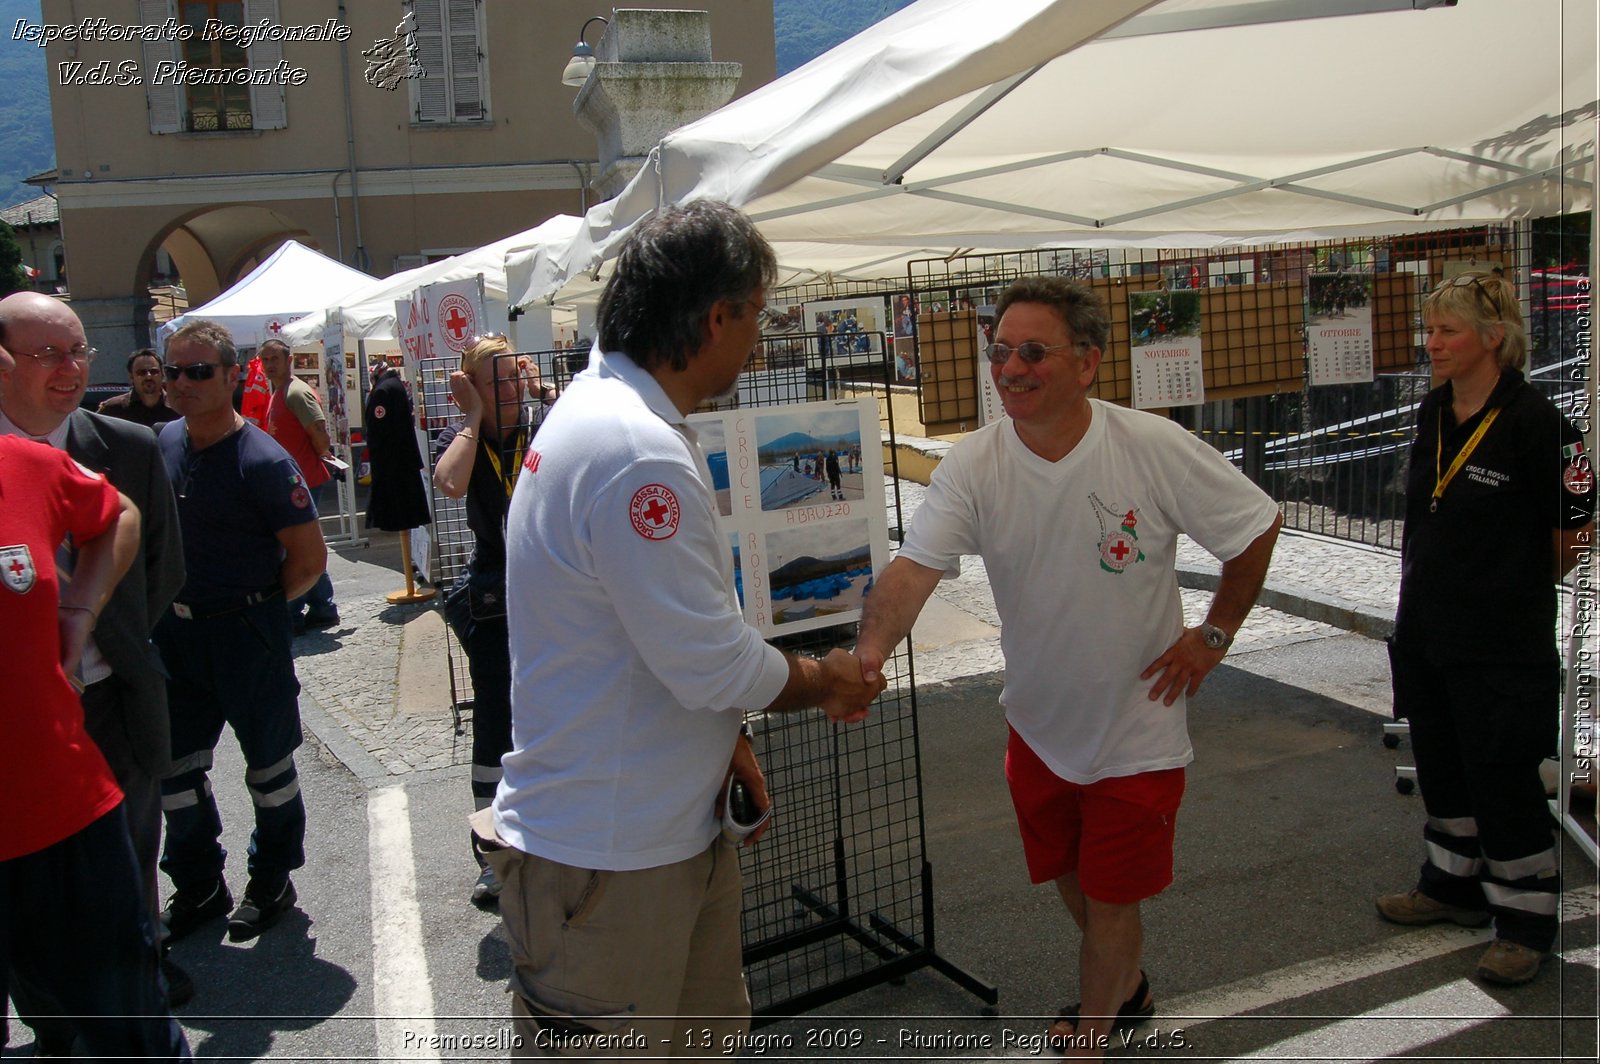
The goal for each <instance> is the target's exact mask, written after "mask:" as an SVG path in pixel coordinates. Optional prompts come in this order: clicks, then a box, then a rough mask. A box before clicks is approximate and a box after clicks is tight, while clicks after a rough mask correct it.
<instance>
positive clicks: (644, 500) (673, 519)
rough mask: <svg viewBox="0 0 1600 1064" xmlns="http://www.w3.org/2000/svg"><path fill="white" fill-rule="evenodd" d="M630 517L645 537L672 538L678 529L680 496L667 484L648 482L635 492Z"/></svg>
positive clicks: (629, 511) (634, 525) (629, 505)
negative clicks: (673, 492)
mask: <svg viewBox="0 0 1600 1064" xmlns="http://www.w3.org/2000/svg"><path fill="white" fill-rule="evenodd" d="M628 519H629V520H631V521H632V522H633V530H634V531H635V532H637V533H639V535H641V536H643V537H644V538H645V539H671V538H672V535H673V533H675V532H677V531H678V497H677V496H676V495H674V494H672V489H671V488H669V487H667V486H666V485H665V484H646V485H645V486H644V487H642V488H640V489H639V490H638V491H636V492H634V493H633V501H632V502H631V503H629V504H628Z"/></svg>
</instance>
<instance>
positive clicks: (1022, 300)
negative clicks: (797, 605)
mask: <svg viewBox="0 0 1600 1064" xmlns="http://www.w3.org/2000/svg"><path fill="white" fill-rule="evenodd" d="M995 309H996V318H997V321H998V325H997V327H996V329H995V339H994V343H993V344H992V345H991V346H990V348H989V351H988V355H989V361H990V372H991V373H992V374H993V377H994V382H995V386H996V388H997V389H998V391H999V393H1000V398H1001V401H1002V403H1004V405H1005V411H1006V414H1007V415H1008V417H1007V418H1006V419H1003V420H1001V421H999V422H997V423H995V424H991V425H987V426H985V427H984V428H982V429H980V430H979V431H977V432H975V433H973V434H972V435H970V436H968V437H966V438H965V439H963V440H961V441H960V442H959V443H957V444H956V445H955V447H954V448H952V449H951V451H950V453H949V455H948V456H947V457H946V458H945V459H944V461H943V462H941V463H940V465H939V468H938V469H937V470H936V471H935V472H934V475H933V479H932V482H931V484H930V486H929V489H928V495H927V499H926V501H925V502H924V503H923V504H922V507H921V508H920V509H919V510H918V511H917V514H916V517H915V518H914V519H913V521H912V523H911V529H910V532H909V533H908V534H907V536H906V540H905V543H904V545H903V546H902V547H901V549H900V553H899V556H898V557H896V558H895V560H894V561H893V562H891V563H890V564H889V565H888V566H887V567H886V568H885V569H884V572H883V574H882V576H881V577H880V579H879V580H878V582H877V584H876V586H874V588H873V590H872V592H871V594H870V595H869V596H868V597H867V600H866V612H865V616H864V617H863V619H862V623H861V635H860V639H859V641H858V643H857V650H856V653H857V656H858V657H859V658H860V659H861V661H862V664H863V667H864V668H865V670H866V675H867V678H869V679H870V678H872V677H874V676H876V675H877V673H878V672H879V670H881V668H882V665H883V662H884V661H885V660H886V659H887V658H888V656H889V655H890V654H891V653H893V651H894V648H895V646H896V645H897V644H899V642H900V641H901V640H902V639H904V638H905V637H906V635H907V633H908V632H909V631H910V630H911V625H912V623H913V622H914V621H915V620H916V617H917V614H918V612H919V611H920V610H921V609H922V605H923V603H925V602H926V601H927V599H928V596H929V595H930V594H931V593H932V592H933V589H934V586H935V585H936V584H937V583H938V582H939V580H940V578H941V577H946V576H954V575H955V574H956V573H958V572H959V571H960V564H961V556H962V555H964V554H977V555H981V556H982V557H983V560H984V564H985V566H986V567H987V570H988V575H989V580H990V583H991V585H992V586H993V588H994V597H995V604H996V606H997V607H998V610H999V613H1000V621H1001V635H1000V643H1001V649H1002V650H1003V651H1004V653H1005V660H1006V684H1005V689H1004V691H1003V692H1002V694H1001V698H1000V700H1001V703H1002V704H1003V705H1004V706H1005V709H1006V721H1007V723H1008V725H1009V727H1010V742H1009V746H1008V748H1007V751H1006V779H1007V782H1008V783H1009V785H1010V788H1011V796H1012V801H1013V803H1014V805H1015V806H1016V811H1017V821H1018V825H1019V827H1020V828H1021V832H1022V839H1023V849H1024V852H1025V854H1026V857H1027V862H1028V873H1029V876H1030V878H1031V879H1032V880H1033V881H1034V882H1035V883H1044V882H1049V881H1053V882H1054V883H1055V884H1056V887H1057V889H1058V890H1059V891H1060V892H1061V897H1062V900H1063V901H1064V902H1065V903H1066V906H1067V909H1068V911H1069V912H1070V913H1071V914H1072V918H1073V920H1074V921H1075V922H1076V923H1077V924H1078V927H1079V928H1080V929H1081V930H1082V932H1083V942H1082V946H1081V948H1080V951H1079V984H1080V988H1081V991H1082V994H1083V1000H1082V1003H1081V1006H1080V1005H1070V1006H1067V1007H1066V1008H1065V1009H1063V1010H1062V1016H1061V1017H1060V1018H1059V1019H1058V1020H1057V1022H1056V1023H1055V1024H1054V1025H1052V1027H1051V1029H1050V1034H1051V1036H1052V1038H1053V1039H1054V1040H1055V1041H1056V1042H1057V1044H1058V1047H1059V1048H1063V1049H1066V1050H1067V1051H1068V1053H1069V1055H1075V1056H1077V1055H1082V1056H1099V1055H1100V1054H1101V1053H1102V1052H1103V1049H1104V1047H1105V1045H1106V1044H1107V1041H1106V1039H1108V1038H1109V1036H1110V1035H1111V1033H1112V1032H1113V1031H1119V1030H1125V1029H1131V1028H1132V1027H1134V1026H1137V1025H1138V1024H1139V1023H1140V1022H1141V1021H1142V1020H1143V1019H1144V1018H1146V1017H1148V1016H1150V1015H1152V1014H1153V1013H1154V1010H1155V1003H1154V999H1153V998H1152V997H1151V995H1150V988H1149V984H1148V982H1147V980H1146V979H1145V977H1144V973H1143V972H1142V971H1141V970H1140V967H1139V954H1140V947H1141V943H1142V934H1143V932H1142V925H1141V923H1140V916H1139V905H1140V902H1141V901H1142V900H1143V899H1145V898H1148V897H1153V896H1154V895H1156V894H1158V893H1160V892H1161V891H1162V890H1164V889H1165V888H1166V886H1167V884H1169V883H1170V882H1171V881H1172V842H1173V830H1174V824H1175V819H1176V815H1177V810H1178V803H1179V800H1180V799H1181V798H1182V795H1183V785H1184V771H1183V767H1184V766H1185V765H1187V764H1188V763H1189V762H1190V761H1191V760H1193V757H1194V753H1193V750H1192V748H1191V747H1190V745H1189V736H1188V729H1187V727H1186V725H1185V720H1184V712H1185V710H1184V701H1185V698H1186V696H1188V695H1193V694H1194V693H1195V691H1196V690H1198V689H1199V687H1200V683H1201V681H1202V680H1204V679H1205V677H1206V675H1207V673H1209V672H1210V671H1211V670H1212V669H1213V668H1215V667H1216V666H1217V664H1218V663H1219V662H1220V661H1221V660H1222V658H1223V655H1224V654H1226V653H1227V649H1228V646H1229V644H1230V643H1232V641H1233V635H1234V633H1235V632H1236V631H1238V629H1239V627H1240V625H1242V624H1243V623H1244V619H1245V616H1246V615H1247V614H1248V613H1249V612H1250V608H1251V606H1252V605H1254V603H1255V599H1256V596H1257V594H1259V593H1260V590H1261V585H1262V582H1263V580H1264V579H1265V577H1266V572H1267V565H1268V563H1269V562H1270V561H1271V558H1272V548H1273V544H1274V543H1275V542H1276V540H1277V535H1278V527H1279V525H1280V523H1281V518H1280V517H1279V515H1278V511H1277V507H1276V506H1275V505H1274V504H1273V502H1272V500H1271V499H1270V498H1268V497H1267V496H1266V495H1265V494H1264V493H1263V492H1262V491H1261V490H1260V489H1259V488H1256V487H1255V486H1254V485H1252V484H1251V483H1250V482H1249V481H1248V480H1247V479H1245V477H1244V476H1243V475H1242V474H1241V473H1240V472H1239V471H1238V470H1236V469H1234V468H1233V466H1232V465H1230V464H1229V463H1228V461H1227V460H1226V459H1225V458H1223V457H1222V455H1220V454H1219V453H1217V452H1216V451H1214V450H1213V449H1212V448H1210V447H1208V446H1207V445H1206V444H1205V443H1203V442H1201V441H1200V440H1198V439H1196V438H1195V437H1194V436H1192V435H1191V434H1190V433H1188V432H1186V431H1184V430H1183V429H1182V428H1181V427H1179V426H1178V425H1176V424H1175V423H1173V422H1171V421H1169V420H1167V419H1165V418H1161V417H1156V416H1154V415H1151V414H1146V413H1142V412H1139V411H1134V410H1127V409H1124V408H1122V407H1117V406H1112V405H1111V404H1109V403H1105V402H1102V401H1100V400H1096V399H1090V398H1089V396H1088V392H1089V388H1090V387H1091V386H1092V385H1093V383H1094V378H1095V372H1096V370H1097V369H1098V368H1099V365H1100V359H1101V355H1102V353H1103V352H1104V350H1105V347H1106V343H1107V336H1108V333H1109V323H1108V320H1107V316H1106V311H1105V307H1104V305H1103V303H1102V302H1101V300H1100V299H1099V297H1098V296H1096V295H1095V294H1094V293H1093V292H1092V291H1090V290H1089V289H1088V288H1087V287H1085V286H1083V285H1080V284H1075V283H1073V282H1070V281H1067V280H1065V279H1062V278H1053V277H1050V278H1047V277H1030V278H1025V279H1023V280H1020V281H1017V282H1016V283H1014V284H1012V285H1011V286H1010V287H1009V288H1007V289H1006V291H1005V292H1004V293H1003V294H1002V296H1001V297H1000V301H999V303H998V305H997V306H996V308H995ZM1179 533H1184V534H1187V535H1188V536H1190V537H1191V538H1193V539H1194V540H1195V541H1196V542H1198V543H1200V544H1201V545H1202V546H1204V547H1205V548H1206V549H1207V550H1209V551H1210V552H1211V553H1212V554H1214V555H1216V557H1217V558H1219V559H1220V560H1221V561H1222V563H1223V564H1222V577H1221V580H1220V582H1219V584H1218V588H1217V592H1216V595H1215V597H1214V598H1213V599H1212V602H1211V608H1210V610H1209V611H1208V613H1207V614H1206V618H1205V621H1204V623H1202V624H1200V625H1197V626H1195V627H1193V628H1186V627H1184V623H1183V607H1182V603H1181V601H1180V600H1179V597H1178V581H1177V573H1176V556H1177V537H1178V534H1179ZM1080 1017H1081V1018H1080Z"/></svg>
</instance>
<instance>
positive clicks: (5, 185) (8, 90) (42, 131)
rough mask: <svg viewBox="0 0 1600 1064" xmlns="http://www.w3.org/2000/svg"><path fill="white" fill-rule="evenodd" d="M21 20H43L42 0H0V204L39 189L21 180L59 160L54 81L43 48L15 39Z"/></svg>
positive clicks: (29, 196)
mask: <svg viewBox="0 0 1600 1064" xmlns="http://www.w3.org/2000/svg"><path fill="white" fill-rule="evenodd" d="M18 19H22V20H24V21H26V22H29V23H32V24H35V25H36V24H38V22H39V0H0V85H4V86H5V91H4V92H3V93H0V144H4V145H5V151H4V152H0V207H9V206H11V205H12V204H13V203H20V202H22V201H23V200H25V199H32V198H33V197H34V196H37V195H38V194H39V190H38V189H36V188H30V187H28V186H27V185H24V184H23V183H22V179H23V178H24V177H27V176H28V175H29V174H36V173H38V172H39V171H40V170H48V169H50V168H51V167H52V166H54V165H55V158H56V150H55V144H54V142H53V140H52V138H51V134H50V85H49V82H48V81H46V80H45V64H44V49H42V48H40V47H38V46H37V45H34V44H32V43H30V42H28V41H14V40H12V39H11V30H12V27H14V26H16V24H17V20H18Z"/></svg>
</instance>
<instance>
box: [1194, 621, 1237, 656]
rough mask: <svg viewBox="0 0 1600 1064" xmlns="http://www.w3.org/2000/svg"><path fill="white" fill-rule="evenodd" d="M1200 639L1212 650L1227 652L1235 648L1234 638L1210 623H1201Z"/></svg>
mask: <svg viewBox="0 0 1600 1064" xmlns="http://www.w3.org/2000/svg"><path fill="white" fill-rule="evenodd" d="M1200 638H1201V639H1204V640H1205V642H1206V646H1208V647H1210V648H1211V649H1212V650H1227V649H1228V648H1229V647H1231V646H1233V636H1231V635H1229V634H1228V633H1227V632H1224V631H1223V630H1222V629H1221V628H1218V627H1217V626H1216V625H1214V624H1212V623H1211V622H1210V621H1203V622H1201V624H1200Z"/></svg>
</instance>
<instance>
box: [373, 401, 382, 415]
mask: <svg viewBox="0 0 1600 1064" xmlns="http://www.w3.org/2000/svg"><path fill="white" fill-rule="evenodd" d="M383 413H384V410H383V404H382V403H379V404H378V405H377V406H375V407H373V408H372V416H373V417H382V416H383Z"/></svg>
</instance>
